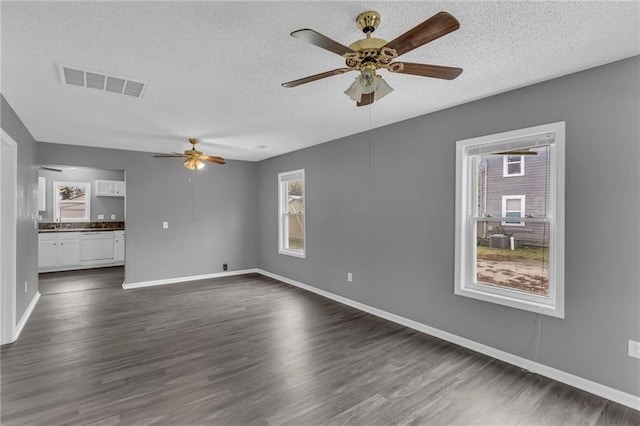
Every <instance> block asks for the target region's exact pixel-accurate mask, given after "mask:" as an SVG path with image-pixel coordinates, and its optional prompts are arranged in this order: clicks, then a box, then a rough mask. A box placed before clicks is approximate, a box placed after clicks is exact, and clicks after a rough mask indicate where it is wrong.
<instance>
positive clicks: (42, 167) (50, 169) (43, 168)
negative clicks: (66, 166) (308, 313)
mask: <svg viewBox="0 0 640 426" xmlns="http://www.w3.org/2000/svg"><path fill="white" fill-rule="evenodd" d="M38 169H40V170H48V171H50V172H58V173H61V172H62V170H61V169H55V168H53V167H48V166H38Z"/></svg>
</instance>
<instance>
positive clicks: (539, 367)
mask: <svg viewBox="0 0 640 426" xmlns="http://www.w3.org/2000/svg"><path fill="white" fill-rule="evenodd" d="M256 272H258V273H259V274H262V275H264V276H266V277H269V278H273V279H276V280H279V281H282V282H284V283H286V284H290V285H293V286H296V287H299V288H302V289H304V290H307V291H310V292H312V293H315V294H319V295H320V296H323V297H326V298H327V299H331V300H334V301H336V302H338V303H342V304H343V305H347V306H351V307H352V308H356V309H359V310H361V311H363V312H367V313H369V314H371V315H375V316H377V317H380V318H384V319H386V320H389V321H391V322H395V323H397V324H400V325H404V326H405V327H409V328H411V329H413V330H417V331H419V332H421V333H425V334H429V335H431V336H434V337H437V338H439V339H442V340H446V341H447V342H451V343H455V344H456V345H459V346H462V347H464V348H467V349H471V350H473V351H476V352H479V353H481V354H484V355H487V356H490V357H492V358H496V359H499V360H500V361H504V362H507V363H509V364H512V365H515V366H517V367H520V368H524V369H526V370H529V371H530V372H532V373H536V374H539V375H541V376H545V377H548V378H550V379H553V380H556V381H558V382H561V383H564V384H567V385H569V386H573V387H576V388H578V389H582V390H584V391H586V392H589V393H592V394H594V395H597V396H600V397H602V398H606V399H609V400H611V401H614V402H617V403H619V404H622V405H625V406H627V407H630V408H633V409H634V410H639V411H640V396H635V395H632V394H630V393H626V392H623V391H620V390H618V389H614V388H611V387H609V386H605V385H602V384H600V383H596V382H593V381H591V380H588V379H585V378H582V377H580V376H576V375H574V374H571V373H567V372H565V371H562V370H558V369H556V368H553V367H549V366H547V365H544V364H540V363H539V362H535V361H532V360H530V359H527V358H523V357H520V356H518V355H514V354H511V353H509V352H505V351H501V350H500V349H496V348H493V347H491V346H487V345H484V344H482V343H478V342H476V341H474V340H470V339H467V338H465V337H461V336H458V335H455V334H452V333H449V332H447V331H443V330H440V329H437V328H434V327H431V326H428V325H425V324H422V323H419V322H417V321H414V320H410V319H408V318H405V317H401V316H400V315H396V314H392V313H390V312H387V311H383V310H382V309H378V308H374V307H372V306H369V305H365V304H364V303H360V302H356V301H355V300H351V299H348V298H346V297H343V296H339V295H337V294H334V293H330V292H328V291H325V290H321V289H319V288H316V287H312V286H310V285H308V284H304V283H301V282H299V281H295V280H292V279H289V278H286V277H283V276H281V275H277V274H274V273H271V272H268V271H265V270H262V269H259V268H258V269H256Z"/></svg>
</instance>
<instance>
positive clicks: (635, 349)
mask: <svg viewBox="0 0 640 426" xmlns="http://www.w3.org/2000/svg"><path fill="white" fill-rule="evenodd" d="M628 355H629V356H630V357H633V358H640V342H635V341H633V340H629V352H628Z"/></svg>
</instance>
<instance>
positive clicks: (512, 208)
mask: <svg viewBox="0 0 640 426" xmlns="http://www.w3.org/2000/svg"><path fill="white" fill-rule="evenodd" d="M525 197H526V195H503V196H502V217H523V216H524V200H525ZM502 224H503V225H507V226H524V222H520V221H519V220H505V221H503V222H502Z"/></svg>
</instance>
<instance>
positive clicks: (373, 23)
mask: <svg viewBox="0 0 640 426" xmlns="http://www.w3.org/2000/svg"><path fill="white" fill-rule="evenodd" d="M356 25H357V26H358V28H359V29H360V30H362V32H363V33H365V34H366V35H367V37H368V36H369V34H371V33H372V32H374V31H375V30H376V28H378V25H380V14H379V13H378V12H376V11H374V10H367V11H366V12H362V13H361V14H360V15H358V17H357V18H356Z"/></svg>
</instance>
